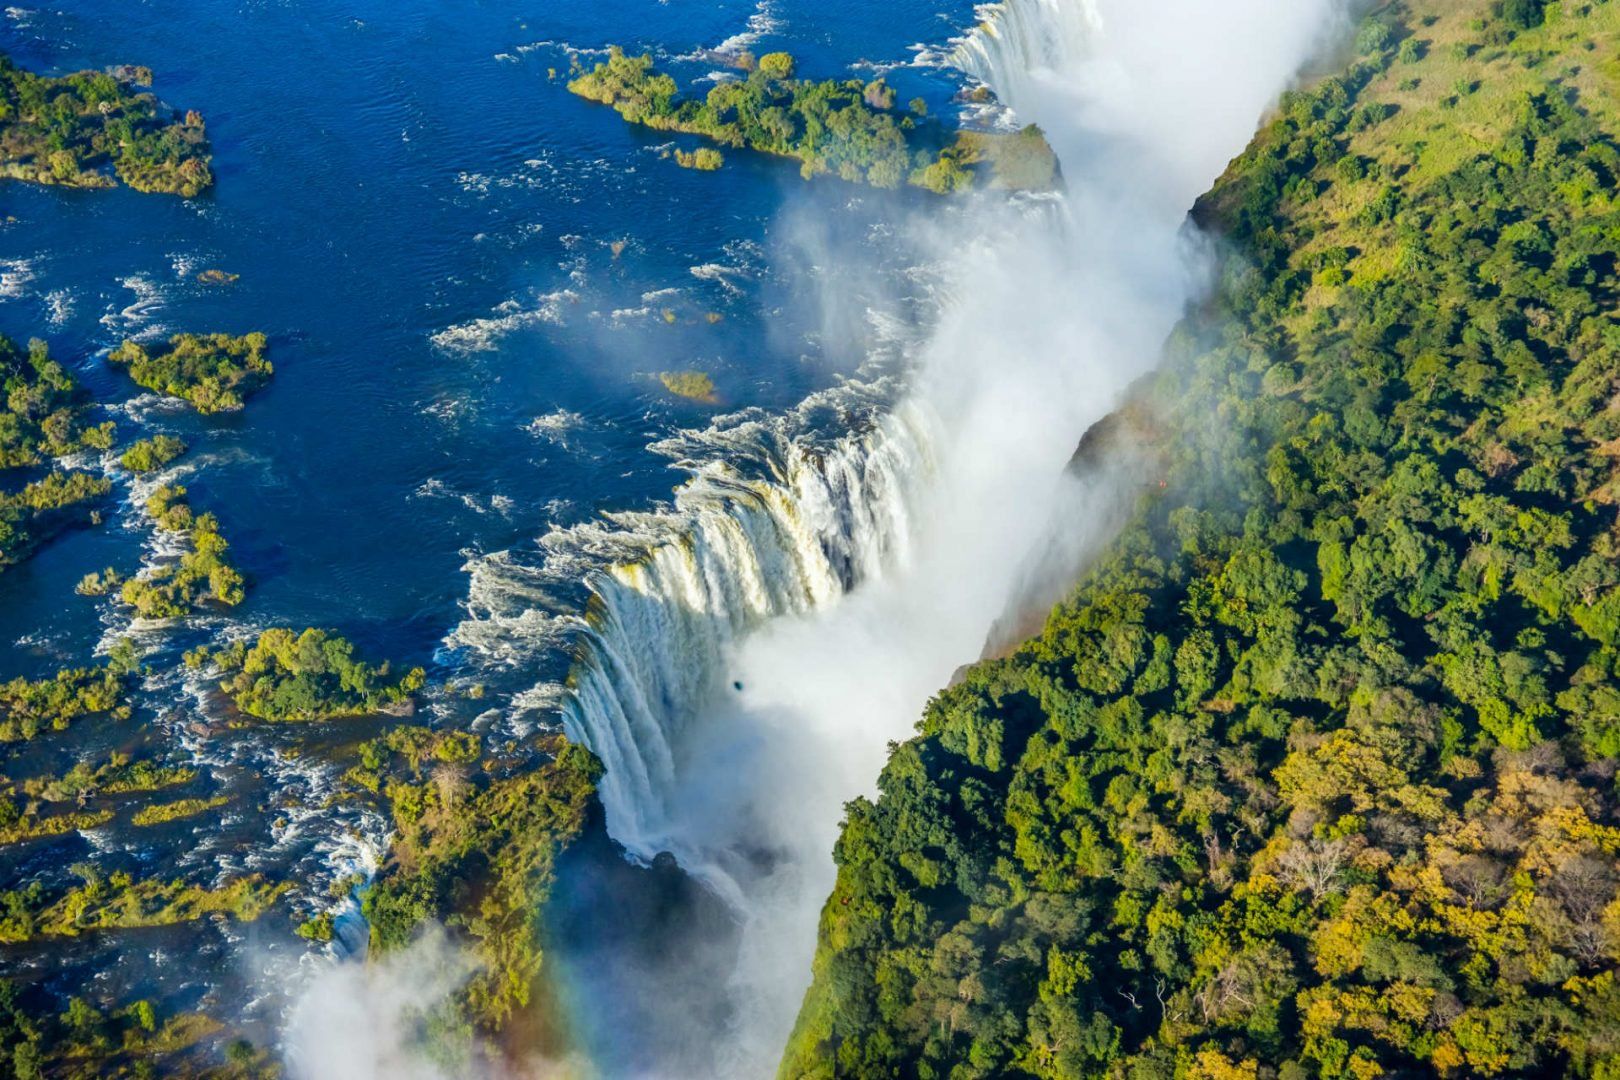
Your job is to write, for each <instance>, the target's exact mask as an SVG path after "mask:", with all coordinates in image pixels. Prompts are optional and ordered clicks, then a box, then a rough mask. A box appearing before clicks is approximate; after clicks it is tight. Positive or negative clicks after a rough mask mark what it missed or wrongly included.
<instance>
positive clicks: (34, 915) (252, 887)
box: [0, 863, 292, 942]
mask: <svg viewBox="0 0 1620 1080" xmlns="http://www.w3.org/2000/svg"><path fill="white" fill-rule="evenodd" d="M73 869H74V872H75V873H76V874H78V875H79V877H80V878H81V879H83V881H84V884H83V885H79V886H76V887H74V888H71V889H69V890H68V891H67V892H65V893H63V894H62V895H60V896H57V897H55V898H49V897H47V896H46V895H45V891H44V889H43V888H41V886H40V885H39V883H38V882H35V883H33V884H31V885H29V886H28V887H27V888H23V889H14V890H10V891H0V942H19V941H34V940H37V939H39V938H48V937H76V936H78V935H80V934H85V933H90V932H93V931H96V930H113V929H128V928H132V927H141V926H171V925H173V924H175V923H182V922H190V921H192V920H194V919H200V918H202V917H204V916H205V915H211V914H215V913H223V914H227V915H230V916H231V917H232V918H234V919H236V920H237V921H238V922H252V921H253V920H255V919H257V918H258V917H259V916H260V915H263V914H264V913H265V912H266V911H268V910H269V909H270V906H271V905H272V904H274V903H275V901H276V898H277V897H279V896H280V895H281V894H282V893H284V892H286V891H287V890H288V889H290V888H292V883H291V882H282V883H280V884H277V885H272V884H270V883H268V882H266V881H265V880H264V879H263V878H262V877H260V876H259V875H258V874H253V875H250V876H248V877H240V878H237V879H235V880H234V881H232V882H230V883H229V884H226V885H223V886H221V887H220V888H218V889H209V888H206V887H204V886H201V885H187V884H185V883H183V882H181V881H179V880H174V881H158V880H156V879H143V880H136V879H134V878H132V877H130V875H128V874H125V873H122V872H119V873H115V874H111V875H108V876H105V877H103V876H102V874H101V873H100V871H98V870H97V869H96V868H95V867H93V866H90V865H89V864H87V863H81V864H79V865H77V866H75V867H74V868H73Z"/></svg>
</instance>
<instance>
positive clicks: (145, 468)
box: [118, 435, 186, 473]
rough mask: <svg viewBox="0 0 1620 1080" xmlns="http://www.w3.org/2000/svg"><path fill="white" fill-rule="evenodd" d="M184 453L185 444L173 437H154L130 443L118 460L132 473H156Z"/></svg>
mask: <svg viewBox="0 0 1620 1080" xmlns="http://www.w3.org/2000/svg"><path fill="white" fill-rule="evenodd" d="M185 452H186V444H185V443H184V442H182V441H181V440H179V439H177V438H175V437H174V436H173V435H154V436H152V437H151V438H150V439H141V440H140V441H139V442H134V443H130V445H129V448H128V449H127V450H125V451H124V453H123V456H121V457H120V458H119V459H118V460H119V462H120V463H121V464H122V465H123V466H124V468H126V469H128V470H129V471H130V472H132V473H149V472H156V471H157V470H158V469H161V468H163V466H165V465H167V464H168V463H169V462H171V461H173V460H174V459H175V458H177V457H179V456H180V455H181V454H183V453H185Z"/></svg>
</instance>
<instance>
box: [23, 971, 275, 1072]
mask: <svg viewBox="0 0 1620 1080" xmlns="http://www.w3.org/2000/svg"><path fill="white" fill-rule="evenodd" d="M48 1000H49V999H48V998H47V997H46V996H45V995H44V994H43V993H42V992H41V990H40V988H38V987H32V988H23V987H22V986H21V984H19V983H17V982H12V981H9V980H0V1077H6V1078H7V1080H13V1078H14V1080H38V1078H40V1077H42V1076H52V1077H58V1076H60V1077H71V1078H74V1080H80V1078H89V1077H111V1076H117V1077H136V1078H140V1077H150V1076H157V1075H163V1076H185V1077H189V1078H192V1080H203V1078H210V1080H250V1078H254V1077H272V1076H276V1075H278V1074H279V1069H278V1068H277V1066H276V1065H275V1064H274V1062H273V1061H272V1060H271V1059H270V1058H269V1056H268V1055H267V1054H265V1053H264V1052H263V1051H260V1050H256V1049H254V1048H253V1046H252V1044H251V1043H248V1042H247V1041H246V1040H245V1039H234V1040H231V1041H229V1042H228V1043H226V1045H225V1050H224V1054H223V1058H224V1063H223V1065H220V1064H218V1058H217V1057H215V1054H216V1053H217V1052H216V1051H215V1050H214V1049H213V1047H214V1045H216V1044H218V1043H221V1042H225V1038H224V1036H225V1035H226V1031H225V1027H224V1025H222V1024H220V1023H219V1022H218V1021H217V1020H214V1019H211V1018H210V1017H208V1016H206V1015H204V1014H202V1013H196V1012H186V1013H177V1014H175V1015H172V1016H169V1017H168V1018H166V1019H163V1020H161V1021H160V1019H159V1013H158V1010H157V1008H156V1006H154V1005H153V1004H152V1003H151V1002H150V1001H146V1000H144V999H143V1000H137V1001H132V1002H130V1003H128V1004H126V1005H122V1006H117V1007H111V1008H107V1009H105V1010H104V1009H101V1008H97V1006H96V1005H95V1004H94V1003H93V1002H92V1001H90V1000H89V999H87V998H83V997H72V998H69V999H68V1000H67V1002H66V1004H65V1008H63V1007H60V1006H52V1005H48V1004H46V1002H47V1001H48Z"/></svg>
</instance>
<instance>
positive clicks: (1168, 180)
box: [562, 0, 1331, 1077]
mask: <svg viewBox="0 0 1620 1080" xmlns="http://www.w3.org/2000/svg"><path fill="white" fill-rule="evenodd" d="M1329 8H1330V5H1329V4H1328V3H1327V2H1326V0H1319V2H1314V3H1290V4H1279V3H1276V2H1274V0H1238V2H1234V3H1228V4H1223V5H1219V6H1212V5H1208V4H1204V3H1201V2H1199V0H1163V2H1159V3H1152V4H1143V3H1140V2H1137V0H1006V2H1004V3H996V4H990V5H986V6H984V7H982V8H981V9H980V12H979V14H980V19H981V21H980V23H979V25H978V26H977V27H976V28H975V29H974V30H972V31H971V32H970V33H968V34H967V35H966V36H965V37H963V38H961V39H959V40H957V41H955V42H953V43H952V44H951V45H950V46H949V48H948V49H947V50H945V51H944V52H943V54H942V55H940V56H939V60H938V62H941V63H947V64H949V65H951V66H953V67H955V68H957V69H958V70H959V71H960V72H962V73H964V74H965V75H967V76H969V77H970V78H971V79H973V80H977V81H979V82H982V83H983V84H985V85H986V86H988V87H989V88H990V90H991V91H993V92H994V95H995V98H996V99H997V100H998V101H999V103H1000V111H999V113H997V114H996V115H995V116H992V117H987V122H993V123H998V124H1001V125H1020V126H1021V125H1024V124H1031V123H1033V124H1038V125H1039V126H1040V128H1041V129H1042V131H1043V132H1044V133H1045V134H1046V137H1047V139H1048V141H1049V142H1050V144H1051V145H1052V147H1053V148H1054V150H1055V151H1056V153H1057V155H1058V158H1059V160H1060V162H1061V168H1062V173H1063V176H1064V185H1063V190H1062V192H1061V193H1060V194H1049V195H1021V196H1016V197H1007V196H998V195H996V194H995V193H989V194H987V195H986V196H984V197H976V198H975V199H974V200H972V201H971V203H970V204H969V205H966V206H964V207H959V208H953V209H952V211H951V212H949V213H946V212H941V211H938V210H937V209H936V208H931V207H926V206H925V207H922V208H919V209H918V210H916V211H915V212H913V213H911V214H909V215H908V217H907V219H906V220H904V221H901V222H899V223H897V224H896V226H895V227H896V229H897V230H899V231H900V232H901V233H903V234H904V236H905V239H906V241H907V243H908V244H909V245H911V246H912V247H913V248H914V249H915V250H916V251H918V252H920V253H922V259H923V261H924V262H926V263H927V265H928V268H929V272H930V273H931V275H932V280H933V281H935V282H936V283H937V284H936V287H935V288H933V289H932V290H931V291H930V293H929V296H928V300H927V305H926V306H927V310H926V312H925V314H924V316H923V317H921V318H920V319H919V320H918V321H917V325H916V326H915V327H912V328H911V329H910V331H909V333H908V336H907V338H906V340H904V341H903V342H901V345H900V348H899V352H900V354H901V360H900V363H899V365H898V368H899V370H898V372H897V374H896V375H895V379H896V380H897V386H895V387H893V388H892V389H891V390H890V391H889V394H888V400H887V401H886V403H885V404H884V405H883V407H882V408H880V409H877V410H875V411H874V412H873V414H872V415H871V417H870V419H869V421H868V422H866V423H864V424H862V425H860V427H859V429H857V430H854V431H849V432H847V433H845V434H844V435H843V436H841V437H840V438H838V439H836V440H834V441H833V442H832V443H831V444H830V445H825V446H818V447H817V448H815V449H814V451H809V450H806V449H805V448H804V447H801V446H799V445H797V444H796V443H795V442H794V440H793V439H792V438H791V436H784V435H783V433H782V430H781V428H780V426H779V425H776V426H773V423H772V422H770V421H768V420H766V419H760V420H758V421H756V422H754V423H753V424H751V425H742V426H740V427H738V428H736V429H734V430H732V431H731V432H729V433H728V438H730V439H731V445H732V446H733V447H737V446H740V445H742V444H743V443H744V442H746V444H747V445H746V447H745V454H744V456H748V457H750V458H751V459H753V460H754V461H755V463H756V465H757V466H758V467H755V468H752V469H750V470H747V471H743V470H741V469H739V468H737V467H736V466H735V464H734V463H732V462H728V460H727V459H726V458H725V457H724V456H723V455H721V456H717V457H716V458H714V459H713V460H712V461H710V462H709V463H707V464H704V465H702V466H701V467H699V468H697V469H696V470H695V475H694V478H693V479H692V480H691V481H690V482H689V483H688V484H687V485H686V487H685V488H684V489H683V490H682V491H681V492H680V493H679V494H678V496H677V500H676V506H675V509H674V512H673V513H672V514H671V515H668V516H667V519H666V520H664V521H663V522H661V523H660V525H659V528H660V529H661V530H663V531H662V532H661V533H660V534H659V539H658V540H657V541H656V542H655V543H652V544H650V545H649V546H648V548H647V550H646V552H645V553H644V554H643V555H641V556H639V557H636V558H633V559H629V560H627V561H624V562H620V563H618V564H616V565H612V566H611V567H607V568H604V569H601V570H599V571H597V572H595V573H594V574H593V575H592V577H591V579H590V588H591V591H592V593H593V597H592V601H591V614H590V618H589V626H590V629H589V631H588V634H587V640H586V642H585V644H584V647H583V650H582V654H581V658H580V660H579V661H578V663H577V665H576V668H575V671H574V673H573V675H572V676H571V679H570V683H569V686H568V687H567V690H566V693H565V694H564V697H563V704H562V711H563V716H564V718H565V726H566V729H567V731H568V733H569V734H570V736H571V737H574V738H576V739H578V740H580V741H583V742H584V743H585V744H586V745H587V746H588V747H589V748H590V749H591V750H592V751H594V752H595V753H596V755H597V756H598V757H599V758H600V759H601V761H602V762H603V764H604V766H605V769H606V772H605V775H604V776H603V778H602V780H601V783H600V790H601V795H602V799H603V802H604V805H605V808H606V814H607V826H608V830H609V832H610V833H611V835H612V836H613V837H614V839H616V840H617V841H618V842H619V843H621V844H622V845H623V846H624V848H625V849H626V850H627V851H628V852H629V853H630V855H631V856H633V857H634V858H635V859H637V860H640V861H643V862H650V861H651V860H653V859H654V858H655V857H657V856H658V855H659V854H660V853H663V852H668V853H669V854H671V855H673V856H674V858H675V860H676V861H677V862H678V863H679V865H680V866H681V867H682V868H683V869H684V870H685V871H686V872H687V873H689V874H691V875H693V876H694V877H696V878H697V879H698V880H700V881H702V882H703V883H704V884H705V885H706V887H707V888H709V889H710V890H712V892H713V893H714V894H716V895H717V896H718V897H720V898H721V899H722V900H723V902H724V903H725V904H726V906H727V908H728V909H729V911H730V912H731V914H732V916H733V917H734V919H735V920H736V922H737V924H738V935H739V937H738V945H737V955H736V961H735V964H734V967H733V970H732V971H731V973H730V976H729V979H728V980H727V981H726V985H724V986H720V987H716V986H694V987H693V988H692V993H693V995H694V996H703V995H713V994H720V995H722V996H723V997H724V999H725V1001H726V1010H725V1011H726V1015H727V1016H728V1021H727V1025H726V1030H725V1031H723V1032H718V1033H713V1038H712V1042H713V1053H714V1059H713V1061H712V1062H711V1063H710V1065H709V1067H711V1068H712V1069H713V1071H714V1074H718V1075H725V1076H738V1077H757V1076H764V1075H769V1074H770V1073H771V1071H772V1070H773V1069H774V1067H775V1059H776V1056H777V1055H779V1054H780V1052H781V1047H782V1044H783V1040H784V1039H785V1037H786V1035H787V1033H788V1030H789V1029H790V1027H791V1026H792V1023H793V1018H794V1015H795V1012H796V1010H797V1007H798V1004H799V1000H800V998H801V996H802V994H803V992H804V989H805V986H806V985H807V983H808V980H809V975H810V958H811V954H812V951H813V948H814V944H815V935H816V921H817V913H818V911H819V910H820V908H821V905H822V904H823V903H825V902H827V897H828V895H829V891H830V888H831V885H832V882H833V878H834V865H833V861H832V855H831V853H832V848H833V843H834V840H835V838H836V836H837V830H838V826H839V822H840V818H841V814H842V807H843V805H844V803H845V802H846V801H847V800H849V799H851V798H854V797H856V796H861V795H870V794H872V793H873V792H874V791H875V785H876V781H877V778H878V775H879V772H880V771H881V769H882V767H883V764H884V761H885V759H886V756H887V747H888V746H889V744H890V743H891V741H893V740H899V739H904V738H906V737H907V736H908V735H909V734H910V733H911V732H912V730H913V728H914V725H915V724H916V722H917V719H918V717H919V715H920V714H921V710H922V708H923V706H924V705H925V704H926V702H927V700H928V698H929V697H930V695H931V694H933V693H934V692H936V691H937V690H938V689H939V688H941V687H943V686H945V685H946V684H947V682H948V681H949V680H950V679H951V676H952V672H953V671H954V670H955V669H956V668H957V667H959V666H960V665H962V664H965V663H969V662H971V661H973V660H975V659H977V658H979V657H980V656H981V655H982V654H983V653H984V652H985V650H986V646H987V641H988V640H989V639H990V636H991V635H992V631H993V629H994V628H995V627H997V626H998V625H1000V626H1002V627H1006V626H1017V625H1020V624H1028V622H1029V620H1030V619H1031V618H1032V617H1033V618H1034V619H1035V620H1036V621H1035V623H1034V625H1035V626H1036V627H1038V626H1039V621H1038V620H1039V618H1040V614H1041V613H1042V612H1044V610H1045V607H1049V606H1050V604H1051V602H1052V601H1053V600H1054V599H1055V598H1057V597H1058V596H1060V595H1061V594H1062V591H1063V589H1064V588H1065V587H1067V586H1068V585H1070V584H1072V581H1073V578H1074V575H1075V574H1076V572H1077V568H1079V567H1080V566H1082V565H1083V564H1084V559H1085V554H1086V551H1087V550H1088V547H1091V546H1093V545H1095V544H1097V543H1099V542H1101V541H1104V540H1106V539H1107V537H1108V535H1109V531H1110V528H1111V527H1112V526H1113V525H1114V524H1115V523H1116V522H1117V521H1118V520H1119V518H1120V516H1121V514H1122V513H1123V512H1124V511H1125V509H1126V508H1127V507H1128V505H1129V502H1130V498H1131V490H1132V489H1131V481H1130V477H1129V476H1128V474H1127V472H1122V471H1120V470H1111V469H1110V468H1108V467H1107V465H1106V463H1105V464H1104V466H1103V467H1102V468H1100V469H1093V470H1091V471H1090V472H1088V473H1086V474H1083V475H1081V474H1076V473H1075V472H1074V471H1072V470H1066V469H1065V465H1066V463H1067V462H1068V461H1069V460H1070V458H1071V456H1072V455H1073V453H1074V451H1075V448H1076V444H1077V443H1078V441H1079V440H1080V438H1081V436H1082V435H1083V434H1084V433H1085V432H1086V431H1087V429H1088V428H1089V427H1090V426H1091V425H1092V424H1094V423H1095V422H1096V421H1098V420H1100V419H1101V418H1103V417H1104V416H1105V415H1107V414H1108V413H1109V412H1110V410H1111V409H1113V408H1114V407H1115V406H1116V405H1117V404H1118V403H1119V402H1120V401H1121V398H1122V395H1123V394H1124V392H1125V391H1126V389H1127V387H1128V386H1129V384H1130V383H1131V382H1132V381H1133V380H1134V379H1136V378H1138V377H1140V376H1142V375H1143V374H1144V373H1146V372H1147V371H1149V370H1151V368H1152V367H1153V365H1154V363H1155V361H1156V358H1157V356H1158V355H1159V352H1160V349H1161V347H1162V344H1163V342H1164V340H1165V338H1166V336H1167V335H1168V333H1169V332H1170V330H1171V329H1172V327H1173V325H1174V323H1175V321H1176V319H1177V318H1178V317H1179V316H1180V314H1181V313H1182V312H1183V310H1184V309H1185V306H1186V305H1187V304H1188V303H1189V302H1190V301H1193V300H1195V299H1196V298H1197V296H1198V295H1199V293H1200V289H1201V288H1202V284H1203V279H1204V277H1205V269H1204V268H1205V264H1206V260H1205V254H1206V253H1205V251H1204V248H1203V244H1204V241H1203V240H1202V239H1201V238H1200V237H1199V236H1198V235H1197V234H1196V231H1195V230H1193V229H1192V228H1191V226H1190V225H1189V224H1188V222H1187V212H1188V210H1189V208H1190V207H1191V204H1192V202H1193V200H1194V199H1195V198H1196V197H1197V196H1198V194H1199V193H1200V192H1202V191H1204V190H1205V189H1206V188H1207V187H1208V186H1209V184H1210V183H1211V182H1212V181H1213V180H1214V179H1215V177H1216V176H1217V175H1218V174H1219V173H1220V172H1221V170H1222V168H1223V167H1224V166H1225V164H1226V162H1227V161H1228V159H1229V158H1231V157H1232V156H1233V155H1234V154H1235V153H1237V152H1238V151H1240V150H1241V149H1242V147H1243V146H1244V144H1245V142H1246V141H1247V139H1248V138H1249V136H1250V134H1251V133H1252V132H1253V130H1254V128H1255V125H1256V123H1257V122H1258V121H1259V120H1260V118H1261V116H1262V113H1263V112H1264V110H1265V109H1266V108H1267V107H1268V105H1269V103H1270V102H1272V101H1273V100H1274V99H1275V98H1276V96H1277V94H1278V93H1279V91H1281V90H1282V89H1283V88H1284V87H1285V86H1286V85H1287V83H1288V81H1289V79H1290V78H1291V77H1292V76H1293V74H1294V73H1295V72H1296V70H1297V69H1298V67H1299V66H1300V64H1301V63H1302V62H1303V61H1304V59H1305V58H1306V57H1307V55H1308V54H1309V53H1310V51H1311V50H1312V49H1313V48H1314V47H1315V46H1316V44H1317V42H1318V41H1319V39H1320V35H1321V34H1322V33H1323V30H1324V27H1325V25H1326V23H1327V22H1328V20H1329V18H1330V16H1331V12H1330V11H1329ZM832 257H833V258H837V253H836V252H835V253H834V254H833V256H832ZM867 392H868V388H863V387H860V386H856V385H851V386H849V387H847V388H845V389H843V390H835V391H831V392H830V393H831V394H832V395H837V394H839V393H848V394H852V395H853V394H863V393H867ZM760 463H763V464H760ZM627 527H628V526H627ZM1043 605H1044V606H1043ZM1020 607H1027V608H1028V610H1017V609H1018V608H1020ZM629 1037H632V1038H642V1039H649V1040H657V1039H658V1038H660V1035H659V1033H658V1032H640V1033H629ZM655 1071H656V1070H655Z"/></svg>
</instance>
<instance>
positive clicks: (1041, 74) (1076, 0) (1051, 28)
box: [950, 0, 1100, 123]
mask: <svg viewBox="0 0 1620 1080" xmlns="http://www.w3.org/2000/svg"><path fill="white" fill-rule="evenodd" d="M977 14H978V17H979V24H978V25H977V26H975V27H974V28H973V30H972V31H971V32H970V33H968V34H967V35H966V36H964V37H962V38H959V39H958V40H957V41H955V42H954V43H953V44H954V46H955V47H954V48H953V49H952V51H951V53H950V63H951V65H952V66H953V67H955V68H957V69H958V70H960V71H962V72H963V73H965V74H967V75H969V76H971V77H972V78H974V79H977V80H978V81H979V82H981V83H984V84H985V85H986V86H989V87H991V88H992V89H993V90H994V91H995V92H996V97H997V98H998V99H1000V101H1001V103H1002V104H1003V105H1005V106H1007V107H1008V108H1010V109H1012V110H1013V112H1014V113H1015V114H1016V115H1018V116H1019V117H1020V119H1021V120H1022V121H1023V122H1025V123H1030V122H1037V120H1038V117H1039V113H1038V111H1037V109H1036V107H1035V105H1034V102H1033V101H1032V100H1031V96H1032V95H1031V93H1030V89H1031V84H1032V83H1033V82H1036V81H1038V80H1042V79H1051V78H1054V77H1061V74H1060V73H1062V72H1067V71H1072V70H1073V69H1074V67H1075V64H1076V62H1077V61H1078V60H1079V59H1080V58H1082V57H1084V56H1085V55H1086V53H1087V52H1088V50H1089V49H1090V48H1091V44H1092V42H1094V41H1095V40H1096V38H1097V30H1098V21H1099V18H1100V16H1099V15H1098V13H1097V7H1096V4H1095V3H1094V2H1093V0H1015V2H998V3H993V4H981V5H980V6H979V8H978V9H977Z"/></svg>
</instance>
